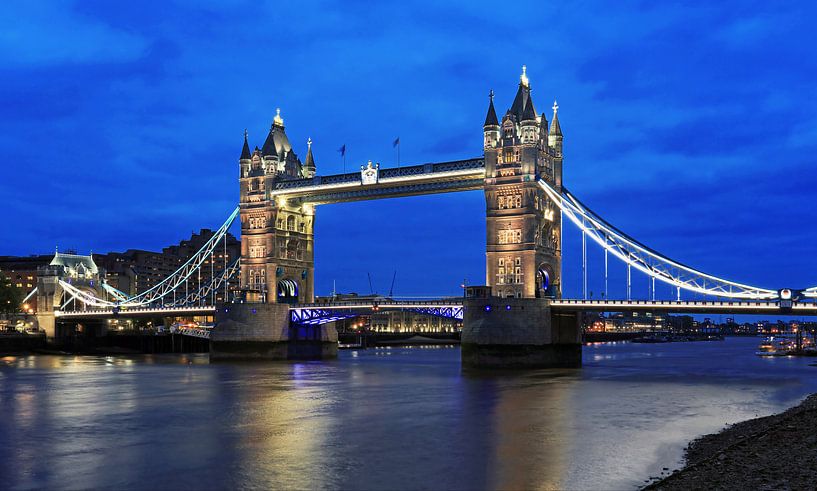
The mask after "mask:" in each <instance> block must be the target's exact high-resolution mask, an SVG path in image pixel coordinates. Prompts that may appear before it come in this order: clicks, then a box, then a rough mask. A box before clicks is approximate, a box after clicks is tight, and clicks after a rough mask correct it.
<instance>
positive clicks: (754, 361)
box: [0, 338, 817, 489]
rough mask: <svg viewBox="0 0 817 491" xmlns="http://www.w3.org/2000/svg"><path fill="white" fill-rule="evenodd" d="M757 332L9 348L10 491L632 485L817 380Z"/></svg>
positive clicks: (3, 463) (5, 455)
mask: <svg viewBox="0 0 817 491" xmlns="http://www.w3.org/2000/svg"><path fill="white" fill-rule="evenodd" d="M758 341H759V339H758V338H730V339H727V340H726V341H723V342H696V343H670V344H640V345H639V344H632V343H612V344H596V345H590V346H585V348H584V367H583V368H582V369H577V370H537V371H528V372H515V373H507V372H501V373H499V374H492V373H470V372H463V371H462V370H461V368H460V353H459V349H458V348H391V349H369V350H363V351H342V352H341V353H340V359H339V360H337V361H332V362H308V363H258V364H255V363H254V364H230V363H219V364H210V363H209V362H208V359H207V355H193V356H183V355H159V356H137V357H88V356H85V357H72V356H65V357H60V356H45V355H36V356H21V357H12V356H10V357H5V358H2V359H0V411H2V415H0V437H1V438H2V445H0V471H1V472H0V477H2V482H3V487H4V488H6V489H31V488H59V489H77V488H105V489H223V488H234V487H242V488H263V489H557V488H558V489H634V488H637V487H638V486H640V485H642V484H643V483H644V480H645V479H647V478H648V477H649V476H658V475H660V473H661V472H662V470H663V468H665V467H666V468H669V469H674V468H677V467H679V466H680V465H681V459H682V453H683V448H684V447H685V446H686V444H687V442H688V441H689V440H691V439H693V438H695V437H696V436H699V435H701V434H705V433H710V432H714V431H717V430H719V429H720V428H722V427H723V426H724V425H725V424H727V423H735V422H738V421H740V420H744V419H748V418H752V417H755V416H763V415H768V414H770V413H773V412H777V411H779V410H781V409H783V408H785V407H788V406H790V405H793V404H795V403H796V402H798V401H799V400H800V399H802V398H803V397H804V396H805V395H807V394H809V393H812V392H817V377H815V374H817V367H812V366H809V364H810V363H812V362H813V359H805V358H800V359H797V358H774V359H772V358H759V357H757V356H755V355H754V351H755V347H756V345H757V343H758Z"/></svg>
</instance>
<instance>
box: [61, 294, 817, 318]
mask: <svg viewBox="0 0 817 491" xmlns="http://www.w3.org/2000/svg"><path fill="white" fill-rule="evenodd" d="M495 303H496V304H497V306H500V305H502V299H501V298H496V299H495ZM462 305H463V299H462V297H449V298H441V299H422V300H392V299H386V298H383V299H378V300H376V301H373V300H371V299H367V300H358V301H344V302H331V303H310V304H297V305H292V306H291V307H290V311H291V313H292V314H291V318H292V320H293V322H307V323H308V322H309V321H310V320H318V319H319V318H320V319H321V320H322V321H323V322H325V321H326V318H327V317H336V318H337V319H341V318H344V317H348V316H350V315H352V314H354V315H362V314H371V313H372V312H377V311H390V310H412V311H415V312H421V313H427V314H431V315H437V316H443V317H454V318H458V319H462ZM550 306H551V308H552V309H553V310H555V311H564V312H571V311H592V312H666V313H671V314H757V315H764V314H774V315H794V316H799V315H808V316H812V315H817V303H811V302H806V303H798V302H793V303H792V305H791V307H786V306H783V307H781V305H780V302H772V301H762V302H760V301H756V302H747V301H721V300H700V301H698V300H689V301H674V300H577V299H559V300H552V301H551V304H550ZM215 311H216V308H215V307H214V306H208V305H202V306H188V307H164V308H162V307H156V308H149V307H145V308H127V309H124V308H123V309H121V310H120V311H118V312H116V313H114V311H113V310H112V309H89V310H76V311H55V312H54V314H55V316H56V317H57V318H59V319H105V318H111V317H157V316H158V317H179V316H190V315H215ZM333 313H334V314H333Z"/></svg>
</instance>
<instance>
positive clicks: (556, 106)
mask: <svg viewBox="0 0 817 491" xmlns="http://www.w3.org/2000/svg"><path fill="white" fill-rule="evenodd" d="M557 112H559V103H558V102H556V99H553V115H554V116H556V113H557Z"/></svg>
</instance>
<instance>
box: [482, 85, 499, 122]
mask: <svg viewBox="0 0 817 491" xmlns="http://www.w3.org/2000/svg"><path fill="white" fill-rule="evenodd" d="M488 98H489V100H490V102H489V103H488V114H486V115H485V124H484V125H483V126H499V120H498V119H497V118H496V110H495V109H494V90H493V89H491V91H490V92H489V93H488Z"/></svg>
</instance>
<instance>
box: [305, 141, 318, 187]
mask: <svg viewBox="0 0 817 491" xmlns="http://www.w3.org/2000/svg"><path fill="white" fill-rule="evenodd" d="M316 171H317V169H315V159H314V157H312V138H309V139H307V140H306V161H305V162H304V166H303V170H302V172H303V176H304V177H305V178H307V179H312V178H313V177H315V173H316Z"/></svg>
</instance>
